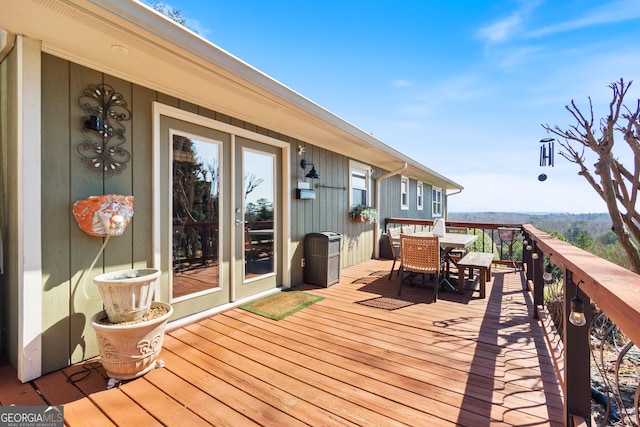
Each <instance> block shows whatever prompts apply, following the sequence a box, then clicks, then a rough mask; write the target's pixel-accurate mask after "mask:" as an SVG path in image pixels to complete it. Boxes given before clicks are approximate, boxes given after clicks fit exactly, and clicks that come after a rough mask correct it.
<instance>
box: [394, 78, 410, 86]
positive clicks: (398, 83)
mask: <svg viewBox="0 0 640 427" xmlns="http://www.w3.org/2000/svg"><path fill="white" fill-rule="evenodd" d="M391 86H393V87H398V88H405V87H411V86H413V84H412V83H411V82H410V81H409V80H403V79H397V80H394V81H392V82H391Z"/></svg>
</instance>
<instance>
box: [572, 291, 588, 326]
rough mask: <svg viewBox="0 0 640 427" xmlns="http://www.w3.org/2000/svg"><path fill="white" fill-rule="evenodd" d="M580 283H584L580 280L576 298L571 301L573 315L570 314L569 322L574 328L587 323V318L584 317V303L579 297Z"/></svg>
mask: <svg viewBox="0 0 640 427" xmlns="http://www.w3.org/2000/svg"><path fill="white" fill-rule="evenodd" d="M580 283H584V282H583V281H582V280H580V281H579V282H578V284H577V285H576V296H575V297H573V299H572V300H571V313H569V322H571V324H572V325H574V326H584V325H585V324H586V323H587V318H586V317H585V315H584V302H582V300H581V299H580V297H578V290H579V289H580Z"/></svg>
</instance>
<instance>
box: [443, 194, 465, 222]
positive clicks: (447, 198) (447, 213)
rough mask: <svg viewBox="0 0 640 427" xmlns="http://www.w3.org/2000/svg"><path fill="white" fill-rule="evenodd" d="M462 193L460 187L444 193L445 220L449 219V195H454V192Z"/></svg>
mask: <svg viewBox="0 0 640 427" xmlns="http://www.w3.org/2000/svg"><path fill="white" fill-rule="evenodd" d="M460 193H462V188H461V189H460V190H458V191H456V192H455V193H451V194H447V193H445V194H444V200H445V203H446V206H447V211H446V215H445V221H447V220H448V219H449V196H455V195H456V194H460Z"/></svg>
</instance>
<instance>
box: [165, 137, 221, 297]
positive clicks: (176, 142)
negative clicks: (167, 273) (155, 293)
mask: <svg viewBox="0 0 640 427" xmlns="http://www.w3.org/2000/svg"><path fill="white" fill-rule="evenodd" d="M172 139H173V163H172V164H173V167H172V172H173V173H172V176H173V202H172V203H173V209H172V210H173V236H172V246H173V247H172V252H173V273H172V281H171V283H172V287H171V293H172V295H171V297H172V299H180V298H182V297H187V296H194V295H198V294H202V293H206V292H207V291H210V290H211V289H215V288H218V287H219V283H220V271H219V265H220V256H219V255H220V253H219V252H220V244H219V241H220V239H219V237H220V234H219V221H220V216H219V164H220V146H219V144H218V143H215V142H212V141H205V140H200V139H197V138H196V137H192V136H188V135H187V134H180V133H174V134H173V136H172Z"/></svg>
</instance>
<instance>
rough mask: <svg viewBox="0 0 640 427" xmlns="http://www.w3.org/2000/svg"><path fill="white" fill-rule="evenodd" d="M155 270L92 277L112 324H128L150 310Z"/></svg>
mask: <svg viewBox="0 0 640 427" xmlns="http://www.w3.org/2000/svg"><path fill="white" fill-rule="evenodd" d="M158 277H160V270H159V269H157V268H134V269H131V270H119V271H114V272H111V273H105V274H100V275H99V276H96V277H94V278H93V283H95V285H96V286H97V287H98V290H99V291H100V295H102V301H103V303H104V307H105V310H106V312H107V316H109V320H110V321H111V322H112V323H121V322H130V321H133V320H137V319H140V318H142V316H144V315H145V314H147V312H148V311H149V307H150V306H151V301H152V300H153V294H154V291H155V282H156V279H157V278H158Z"/></svg>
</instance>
